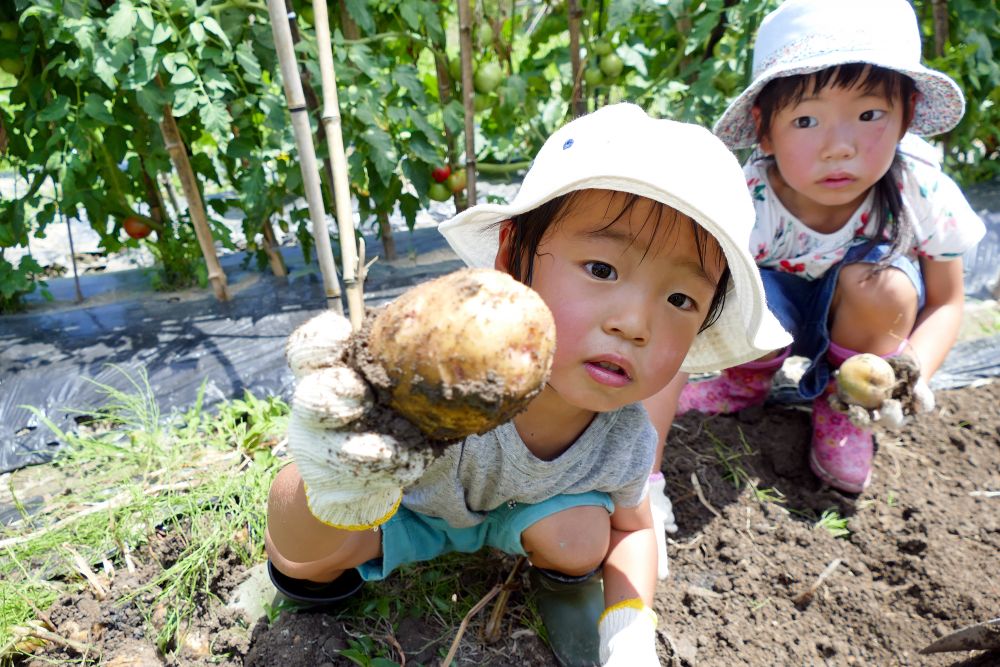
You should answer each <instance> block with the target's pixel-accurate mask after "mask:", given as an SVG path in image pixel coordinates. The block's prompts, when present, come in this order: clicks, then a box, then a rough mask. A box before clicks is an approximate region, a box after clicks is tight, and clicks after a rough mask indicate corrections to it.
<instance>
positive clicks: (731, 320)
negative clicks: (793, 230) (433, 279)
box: [438, 177, 791, 373]
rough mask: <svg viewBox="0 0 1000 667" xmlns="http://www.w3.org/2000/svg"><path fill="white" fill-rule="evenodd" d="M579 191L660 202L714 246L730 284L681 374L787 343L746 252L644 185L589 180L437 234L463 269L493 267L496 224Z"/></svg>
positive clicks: (478, 210)
mask: <svg viewBox="0 0 1000 667" xmlns="http://www.w3.org/2000/svg"><path fill="white" fill-rule="evenodd" d="M584 189H603V190H616V191H620V192H627V193H631V194H636V195H639V196H642V197H647V198H649V199H652V200H654V201H658V202H661V203H663V204H666V205H667V206H670V207H672V208H674V209H675V210H677V211H679V212H681V213H683V214H685V215H687V216H688V217H690V218H691V219H692V220H694V221H695V222H696V223H697V224H699V225H701V226H702V227H703V228H705V230H706V231H708V232H709V233H710V234H712V236H713V237H714V238H715V239H716V240H717V241H718V242H719V245H720V246H721V248H722V251H723V253H724V255H725V257H726V261H727V263H728V266H729V269H730V273H731V275H732V283H731V286H730V289H729V292H728V293H727V295H726V302H725V305H724V307H723V309H722V312H721V314H720V315H719V318H718V319H717V320H716V322H715V323H714V324H712V326H710V327H709V328H707V329H705V330H704V331H702V332H701V333H699V334H698V335H697V336H696V337H695V340H694V343H693V344H692V346H691V349H690V350H689V351H688V354H687V356H686V357H685V359H684V362H683V363H682V364H681V370H682V371H685V372H689V373H703V372H708V371H715V370H720V369H723V368H728V367H730V366H735V365H738V364H741V363H744V362H747V361H750V360H753V359H757V358H759V357H761V356H763V355H765V354H767V353H768V352H771V351H773V350H775V349H778V348H780V347H784V346H786V345H789V344H791V336H789V334H788V333H787V332H785V330H784V329H783V328H782V327H781V325H780V324H779V323H778V321H777V320H776V319H775V318H774V316H773V315H772V314H771V313H770V311H769V310H768V309H767V308H766V307H764V306H763V304H765V297H764V287H763V283H762V282H761V279H760V274H759V272H758V269H757V266H756V265H755V264H754V263H753V260H752V258H751V257H750V255H749V253H748V252H747V250H746V249H744V248H739V247H737V245H736V244H735V243H734V241H733V240H732V237H731V234H730V232H728V231H727V230H726V229H724V228H723V227H722V226H721V225H720V224H719V223H718V222H716V221H715V220H714V219H713V217H712V216H709V215H706V214H705V213H704V212H703V211H700V210H698V209H697V208H695V207H694V206H692V205H690V204H689V203H688V202H687V201H684V200H681V199H679V198H678V197H676V196H674V195H673V194H671V193H669V192H666V191H664V190H660V189H658V188H655V187H652V186H651V185H650V184H648V183H646V182H641V181H637V180H633V179H628V178H621V177H593V178H588V179H584V180H577V181H572V182H568V183H565V184H563V185H562V186H561V187H559V188H558V189H554V190H552V191H549V192H548V193H546V195H545V196H541V197H533V198H531V197H521V196H520V194H521V193H519V196H518V197H515V199H514V201H513V202H511V203H510V204H480V205H478V206H474V207H472V208H470V209H467V210H465V211H463V212H461V213H459V214H458V215H457V216H455V217H454V218H452V219H451V220H448V221H446V222H443V223H441V225H440V226H439V227H438V230H439V231H440V232H441V233H442V234H443V235H444V236H445V238H446V239H447V240H448V243H449V244H450V245H451V247H452V248H453V249H454V250H455V252H456V253H457V254H458V256H459V257H460V258H461V259H462V260H463V261H464V262H465V263H466V264H468V265H469V266H474V267H493V266H494V264H495V261H496V255H497V251H498V249H499V223H501V222H503V221H505V220H510V219H511V218H513V217H514V216H517V215H520V214H522V213H526V212H528V211H531V210H533V209H535V208H537V207H539V206H541V205H542V204H544V203H546V202H548V201H551V200H553V199H555V198H556V197H559V196H561V195H564V194H567V193H569V192H573V191H576V190H584ZM522 192H523V190H522ZM748 203H749V202H748ZM751 208H752V207H751Z"/></svg>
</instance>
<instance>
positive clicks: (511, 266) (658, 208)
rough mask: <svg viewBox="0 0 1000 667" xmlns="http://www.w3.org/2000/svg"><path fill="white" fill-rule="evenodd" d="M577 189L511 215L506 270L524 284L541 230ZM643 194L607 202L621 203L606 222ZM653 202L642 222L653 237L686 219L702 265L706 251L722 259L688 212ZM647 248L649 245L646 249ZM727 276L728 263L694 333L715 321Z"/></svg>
mask: <svg viewBox="0 0 1000 667" xmlns="http://www.w3.org/2000/svg"><path fill="white" fill-rule="evenodd" d="M581 192H582V191H581V190H576V191H574V192H570V193H567V194H564V195H562V196H560V197H556V198H555V199H553V200H551V201H548V202H546V203H544V204H542V205H541V206H539V207H537V208H535V209H532V210H530V211H528V212H526V213H522V214H521V215H517V216H514V217H513V218H512V222H513V223H514V224H513V225H512V226H511V232H510V241H509V243H510V246H509V250H510V253H509V255H508V266H507V270H508V271H509V272H510V274H511V275H512V276H513V277H514V278H516V279H517V280H519V281H521V282H522V283H524V284H525V285H531V281H532V279H533V277H534V264H535V263H534V258H535V257H536V256H537V255H538V246H539V245H540V244H541V242H542V238H543V237H544V236H545V232H546V231H548V229H549V228H550V227H551V226H552V224H553V223H557V222H558V221H559V219H560V216H561V214H562V213H563V212H564V211H565V210H566V209H568V208H569V207H570V206H571V205H572V203H573V201H574V199H575V198H576V197H577V196H579V194H580V193H581ZM643 199H644V197H641V196H639V195H635V194H626V195H625V201H624V203H622V204H618V203H617V202H615V203H613V204H609V206H611V205H614V206H621V210H620V211H618V213H617V215H615V216H614V219H613V220H611V222H609V223H608V226H611V225H613V224H614V223H616V222H618V221H619V220H622V219H623V218H627V217H628V216H629V215H630V213H631V211H632V209H633V208H634V207H635V205H636V203H637V202H639V201H641V200H643ZM654 204H655V206H654V207H653V209H652V210H651V211H650V213H649V215H648V217H647V220H646V222H644V223H643V224H646V223H648V222H650V221H652V223H653V224H654V225H655V226H654V228H653V235H652V236H653V238H655V237H656V235H657V234H658V233H659V231H660V225H661V224H662V222H663V221H664V220H667V221H668V224H684V223H687V224H689V225H691V228H692V230H693V231H694V242H695V247H696V248H697V251H698V259H699V261H700V262H701V263H702V265H703V266H704V264H705V262H706V260H707V259H708V256H709V253H713V252H714V253H715V256H714V257H713V259H715V260H722V261H725V255H723V253H722V248H721V247H720V246H719V245H718V243H712V241H714V240H715V239H714V237H713V236H712V235H711V234H710V233H709V232H708V231H706V230H705V229H704V228H703V227H701V226H700V225H699V224H697V223H696V222H695V221H694V220H692V219H691V218H689V217H688V216H686V215H684V214H683V213H680V212H679V211H677V210H676V209H674V208H672V207H670V206H667V205H666V204H663V203H661V202H654ZM646 251H647V252H648V251H649V248H647V249H646ZM729 277H730V271H729V266H728V264H727V265H726V268H725V269H724V270H723V272H722V274H721V276H720V277H719V284H718V286H717V287H716V288H715V294H714V295H713V296H712V302H711V304H709V308H708V314H707V316H706V317H705V321H704V322H703V323H702V325H701V328H700V329H698V333H701V332H702V331H704V330H705V329H707V328H708V327H710V326H712V325H713V324H714V323H715V321H716V320H717V319H718V318H719V315H721V314H722V308H723V306H724V305H725V303H726V291H727V289H728V287H729Z"/></svg>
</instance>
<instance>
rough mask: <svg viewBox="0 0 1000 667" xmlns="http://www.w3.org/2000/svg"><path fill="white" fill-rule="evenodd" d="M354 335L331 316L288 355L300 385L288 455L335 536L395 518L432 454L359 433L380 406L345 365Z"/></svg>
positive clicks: (291, 344) (306, 327)
mask: <svg viewBox="0 0 1000 667" xmlns="http://www.w3.org/2000/svg"><path fill="white" fill-rule="evenodd" d="M351 335H352V332H351V325H350V322H348V321H347V319H345V318H344V317H343V316H341V315H337V314H336V313H333V312H326V313H323V314H322V315H319V316H317V317H315V318H313V319H311V320H309V321H308V322H306V323H305V324H303V325H302V326H300V327H299V328H298V329H296V330H295V331H294V332H293V333H292V335H291V336H290V337H289V339H288V344H287V346H286V355H287V358H288V363H289V365H290V366H291V368H292V372H293V373H294V374H295V375H296V377H297V378H298V381H297V383H296V388H295V395H294V397H293V398H292V414H291V417H290V419H289V423H288V451H289V453H290V454H291V455H292V456H293V457H294V458H295V462H296V464H297V465H298V468H299V474H301V475H302V481H303V482H304V483H305V489H306V500H307V502H308V503H309V510H310V511H311V512H312V513H313V515H314V516H315V517H316V518H317V519H319V520H320V521H322V522H323V523H326V524H328V525H331V526H333V527H336V528H343V529H347V530H365V529H370V528H374V527H375V526H378V525H380V524H382V523H384V522H386V521H388V520H389V518H390V517H391V516H392V515H393V514H395V513H396V510H397V509H398V507H399V502H400V500H401V499H402V488H403V487H404V486H407V485H408V484H411V483H413V482H415V481H416V480H417V479H419V478H420V475H421V474H423V471H424V469H425V468H426V466H427V465H428V464H429V463H430V462H431V460H432V459H433V452H432V450H431V448H430V447H427V446H425V447H413V446H407V447H403V446H400V445H399V443H398V442H397V441H396V439H395V438H394V437H392V436H391V435H388V434H385V433H378V432H373V431H371V430H366V429H363V428H360V427H359V426H358V424H360V423H361V422H360V421H359V420H361V419H362V417H364V416H365V414H366V412H368V411H369V410H371V409H372V405H373V399H372V392H371V389H370V388H369V386H368V383H367V382H366V381H365V380H364V379H363V378H362V377H361V376H360V375H359V374H358V373H357V372H356V371H355V370H354V369H352V368H350V367H349V366H347V365H346V363H345V355H346V351H347V346H348V344H349V342H350V339H351Z"/></svg>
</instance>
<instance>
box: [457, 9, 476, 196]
mask: <svg viewBox="0 0 1000 667" xmlns="http://www.w3.org/2000/svg"><path fill="white" fill-rule="evenodd" d="M458 44H459V48H460V55H461V58H462V106H463V107H465V178H466V190H465V191H466V193H467V197H468V204H469V206H475V205H476V131H475V128H474V126H473V121H474V120H475V106H476V105H475V99H474V97H475V93H476V91H475V89H474V88H473V85H472V10H471V9H470V7H469V2H468V0H458Z"/></svg>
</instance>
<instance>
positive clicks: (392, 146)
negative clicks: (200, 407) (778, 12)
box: [0, 0, 1000, 310]
mask: <svg viewBox="0 0 1000 667" xmlns="http://www.w3.org/2000/svg"><path fill="white" fill-rule="evenodd" d="M777 4H778V0H746V1H745V2H729V1H728V0H727V1H726V2H709V3H693V2H686V1H677V2H670V3H613V2H610V1H609V0H586V1H584V2H582V3H580V4H579V6H580V8H581V10H582V16H581V18H580V21H579V26H580V43H581V44H583V45H584V47H585V50H586V58H585V60H584V67H585V70H584V72H583V73H582V78H583V82H584V83H585V84H586V86H585V87H584V88H583V92H584V94H585V95H586V99H585V103H586V108H588V109H593V108H596V107H597V106H599V105H603V104H607V103H609V102H613V101H618V100H630V101H633V102H635V103H637V104H640V105H641V106H643V107H645V108H646V109H648V110H649V111H650V112H651V113H652V114H654V115H658V116H662V117H670V118H675V119H678V120H685V121H688V122H694V123H698V124H700V125H704V126H711V124H712V123H713V122H714V121H715V119H716V118H717V117H718V115H719V114H720V113H721V111H722V110H723V109H724V108H725V106H726V104H727V102H728V101H729V100H730V99H731V98H732V96H734V95H735V94H737V93H738V92H739V91H740V89H741V88H742V86H743V85H745V83H746V81H747V80H748V79H749V74H750V71H749V70H750V54H751V52H752V46H753V37H754V35H755V33H756V30H757V27H758V24H759V22H760V20H761V18H762V17H763V16H764V15H765V14H766V13H767V11H769V10H771V9H773V8H774V7H775V6H776V5H777ZM914 5H915V7H916V9H917V14H918V16H919V17H920V21H921V29H922V34H923V36H924V45H923V46H924V54H925V57H926V58H927V62H928V64H929V65H930V66H932V67H935V68H938V69H941V70H942V71H944V72H946V73H948V74H949V75H951V76H952V77H953V78H955V79H956V80H957V81H958V82H959V85H960V86H961V87H962V89H963V90H964V91H965V93H966V97H967V99H968V107H967V112H966V116H965V118H964V119H963V121H962V123H961V124H960V125H959V126H958V127H957V128H956V129H955V130H953V131H952V132H950V133H948V134H947V135H946V136H944V137H941V138H940V139H941V140H942V142H944V147H945V149H946V151H945V162H946V165H947V166H948V167H949V168H951V169H952V170H953V171H952V173H953V175H955V176H956V177H958V178H959V179H960V180H968V181H971V180H974V179H985V178H989V177H991V176H995V175H997V174H1000V64H998V63H997V62H996V60H995V58H993V56H992V54H993V53H995V52H996V51H997V49H998V45H1000V8H998V7H997V6H996V3H995V2H991V1H990V0H952V1H951V2H948V3H947V5H946V9H947V12H948V17H949V26H950V27H949V33H948V34H947V35H943V36H942V37H943V39H942V40H941V45H940V49H939V51H940V52H938V45H937V44H936V42H935V39H934V37H935V36H936V35H935V30H936V29H937V28H936V27H935V25H934V21H933V12H932V11H931V2H930V0H916V1H915V2H914ZM293 7H294V8H295V9H296V11H297V12H298V13H299V16H300V17H301V19H302V20H301V21H300V22H296V24H297V25H296V27H297V32H298V37H299V39H298V43H297V44H296V54H297V56H298V58H299V65H300V69H301V70H302V71H304V72H305V73H306V74H307V75H308V78H307V80H306V83H307V84H309V85H311V86H312V87H311V88H309V89H308V90H309V91H311V93H312V94H313V95H314V96H316V97H318V94H319V93H320V92H321V91H320V90H319V83H318V82H319V80H320V76H319V70H318V66H317V63H316V53H317V49H316V42H315V33H314V30H313V27H312V22H313V17H312V16H311V15H310V10H311V5H310V2H309V0H293ZM336 7H337V6H336V5H334V4H331V8H332V9H335V8H336ZM455 11H456V8H455V6H454V3H437V2H434V1H433V0H393V2H383V3H365V2H359V1H357V0H351V1H349V2H345V3H343V5H342V11H336V10H335V11H332V12H331V15H330V20H331V29H332V35H333V37H332V41H333V53H334V60H335V62H334V65H335V67H336V71H337V77H338V95H339V98H340V105H341V113H342V128H343V135H344V142H345V145H346V146H347V147H348V148H349V151H348V154H349V161H348V169H349V180H350V183H351V188H352V194H354V195H355V196H356V197H357V200H358V211H359V215H360V218H361V224H362V225H375V224H381V223H383V222H385V221H387V220H388V218H389V216H390V215H393V214H394V213H395V212H396V211H398V212H400V213H401V214H402V216H403V218H404V219H405V220H406V221H407V223H408V224H410V225H412V224H414V222H415V220H416V215H417V212H418V211H419V209H420V207H421V206H425V205H427V204H428V202H429V199H430V198H431V197H432V195H437V196H440V195H442V194H445V198H447V196H448V195H447V193H442V189H444V190H449V191H451V190H452V188H453V186H454V184H455V183H457V182H458V180H459V175H458V170H456V173H452V174H448V175H446V176H445V178H444V182H443V183H437V179H438V178H440V176H441V172H435V169H439V168H441V165H442V162H445V163H447V164H452V165H459V164H465V159H466V156H465V155H464V153H465V146H464V121H465V119H464V109H463V108H462V104H461V100H462V95H461V88H460V81H459V79H460V75H461V71H460V64H459V63H460V61H459V57H458V54H459V49H458V41H457V38H456V34H457V30H456V27H457V18H456V16H455ZM473 12H474V16H473V24H474V25H475V26H477V28H476V34H475V37H476V39H475V47H474V48H475V53H474V57H475V59H476V61H477V62H478V63H479V66H478V67H477V68H476V72H475V76H474V79H475V81H474V83H475V84H476V89H477V91H478V92H477V93H476V95H475V97H474V111H475V127H476V132H477V140H476V155H475V158H476V160H477V162H478V163H479V165H480V168H479V173H482V174H487V173H489V170H490V169H491V168H492V169H493V170H494V171H493V172H492V173H497V174H500V173H510V172H513V171H514V170H515V169H516V168H517V167H516V165H518V164H523V163H524V162H526V161H528V160H530V159H531V157H532V156H533V155H534V154H535V152H536V151H537V149H538V147H539V146H540V143H541V141H543V140H544V137H546V136H548V135H549V134H551V132H552V131H553V130H554V129H556V128H557V127H559V126H560V125H562V124H563V123H564V122H565V120H566V118H567V116H568V115H569V113H570V111H569V102H570V99H571V95H572V92H573V90H574V88H575V89H576V90H577V93H579V92H580V86H579V85H575V84H576V83H578V82H574V81H573V79H572V76H573V73H572V70H571V64H570V57H569V55H570V54H569V50H568V44H569V34H568V16H567V13H566V12H567V9H566V5H565V3H498V2H494V1H493V0H487V1H485V2H477V3H474V5H473ZM487 26H489V27H488V28H487ZM310 82H311V84H310ZM484 91H485V92H484ZM307 98H308V95H307ZM307 101H308V100H307ZM167 109H169V111H170V113H171V114H172V116H173V117H174V118H175V120H176V123H177V125H178V128H179V131H180V135H181V138H182V141H183V143H184V144H185V150H186V152H187V154H188V155H189V157H190V161H191V165H192V168H193V170H194V173H195V177H196V179H197V185H198V187H199V188H200V189H201V190H202V191H203V193H204V195H205V200H206V204H207V206H208V207H209V209H210V213H214V214H215V219H216V220H218V219H219V217H220V216H221V215H222V214H224V213H227V212H229V211H232V210H234V209H235V210H238V211H239V212H240V213H241V214H242V217H243V232H244V233H243V235H242V236H243V237H245V238H246V239H247V240H246V242H245V243H246V246H245V247H246V249H247V250H249V251H250V252H251V253H252V254H253V257H254V259H255V260H256V261H257V264H258V266H261V267H265V266H266V265H267V261H266V255H265V253H264V249H263V242H262V241H261V240H260V239H261V238H263V237H262V230H263V229H264V225H271V224H272V223H274V224H276V225H278V226H279V227H280V228H282V229H283V230H290V229H291V228H292V227H293V226H294V227H295V229H296V233H297V235H298V240H299V243H300V245H301V248H302V251H303V252H304V253H305V254H306V256H307V257H308V256H309V255H310V253H311V247H312V237H311V234H310V229H309V225H308V224H307V221H308V212H307V210H306V209H305V207H304V206H302V205H301V204H300V203H299V202H301V201H302V192H303V186H302V178H301V173H300V170H299V160H297V159H296V158H295V155H296V152H297V149H296V144H295V141H294V137H293V135H292V132H291V126H290V122H289V118H288V111H287V103H286V100H285V98H284V94H283V91H282V87H281V75H280V70H279V67H278V64H277V60H276V57H275V53H274V46H273V40H272V35H271V26H270V19H269V17H268V14H267V11H266V8H265V6H264V4H263V3H260V2H257V1H255V0H169V1H168V0H118V1H117V2H113V1H112V0H100V1H98V2H84V1H83V0H7V1H6V2H0V124H2V128H3V131H4V134H5V135H6V138H7V149H6V153H5V154H4V155H3V157H2V159H3V160H4V161H5V162H4V167H5V169H8V168H9V169H10V170H11V171H13V172H14V173H15V174H16V176H17V178H18V182H19V183H23V184H25V186H24V187H23V188H20V189H19V190H18V193H17V198H16V199H11V198H7V199H4V200H2V201H0V220H2V221H3V224H0V310H3V309H5V308H6V307H7V305H8V304H14V303H16V302H18V300H19V299H20V298H21V296H23V294H24V293H25V292H26V291H28V292H30V291H31V290H33V289H35V287H36V286H40V285H42V283H41V277H40V274H41V269H40V267H37V265H34V266H33V265H32V263H31V262H30V261H28V260H30V257H29V258H25V259H23V260H22V261H20V262H19V263H18V262H15V261H12V260H11V259H10V258H11V257H12V256H13V255H14V254H15V253H14V252H11V253H8V254H7V255H6V257H5V256H4V254H3V251H4V250H5V249H8V248H10V249H14V250H16V251H19V252H20V251H23V250H24V249H26V248H27V246H28V242H29V239H30V238H31V236H32V235H44V233H45V229H46V226H47V225H48V224H50V223H52V222H53V221H54V220H57V219H60V215H61V216H63V217H74V216H76V217H81V218H82V217H84V216H85V217H86V218H87V219H88V220H90V223H91V224H92V226H93V227H94V230H95V231H96V233H97V234H98V236H99V237H100V239H101V241H100V242H101V246H102V248H103V249H104V250H106V251H108V252H114V251H116V250H117V249H118V248H120V247H121V244H122V243H123V239H122V238H120V237H119V235H118V233H117V231H118V227H116V225H115V220H124V219H125V218H127V217H129V216H135V217H137V218H138V219H139V220H140V221H142V222H143V223H144V224H147V226H152V227H154V228H155V229H156V230H157V234H156V235H155V236H154V237H150V238H151V240H150V242H149V243H148V244H147V245H148V247H149V248H150V250H151V251H152V252H153V253H154V255H155V256H156V257H157V260H158V263H159V275H160V279H161V280H162V284H163V286H164V287H165V288H174V287H179V286H184V285H187V284H191V282H192V281H198V280H202V279H203V276H204V274H205V269H204V266H203V264H202V261H201V258H200V252H199V249H198V248H199V246H198V243H197V239H196V237H195V235H194V231H193V228H192V226H191V223H190V220H189V219H188V216H187V214H186V212H185V207H184V206H183V205H181V206H177V207H174V206H173V205H172V203H171V199H172V198H173V197H174V196H175V195H176V192H172V190H173V191H176V190H177V189H178V187H179V181H178V180H177V178H176V176H175V175H174V174H173V166H172V164H171V160H170V158H169V156H168V153H167V151H166V148H165V146H164V143H163V138H162V136H161V132H160V129H159V127H160V122H161V120H162V119H163V118H164V116H165V113H166V110H167ZM318 116H319V110H318V109H316V108H313V109H312V110H311V120H312V122H313V126H314V130H318V129H319V118H318ZM317 137H318V138H319V139H322V133H319V134H318V135H317ZM317 146H318V152H319V157H320V159H321V161H323V160H324V159H325V158H326V153H327V151H326V147H325V146H324V145H323V144H322V142H318V143H317ZM442 156H445V158H446V159H445V160H442ZM512 165H513V166H512ZM322 173H323V177H324V179H326V182H325V186H326V187H325V190H324V195H325V196H326V197H327V202H326V204H327V208H328V210H329V209H330V208H331V206H332V198H331V194H330V184H329V179H328V170H327V169H326V168H325V165H324V168H323V169H322ZM435 173H436V174H437V175H435ZM51 183H54V184H56V185H57V186H58V187H57V188H56V190H55V191H56V192H58V193H59V194H58V195H53V190H52V188H51V187H48V186H47V185H46V184H51ZM43 185H46V187H43ZM433 185H441V186H442V187H441V188H436V189H433V190H432V188H433ZM463 187H464V183H463V184H462V186H458V187H456V188H455V189H456V190H458V191H461V190H462V189H463ZM286 202H296V203H293V204H291V205H287V204H286ZM457 203H459V204H460V205H461V202H460V201H459V202H457ZM296 223H306V224H296ZM213 224H215V225H216V227H215V231H216V232H217V239H218V240H219V241H220V242H221V243H223V244H224V245H227V246H229V247H233V245H234V242H233V240H232V239H230V237H229V234H228V231H227V230H226V229H225V228H224V227H223V226H222V225H221V223H219V222H214V223H213ZM334 233H336V231H335V230H334Z"/></svg>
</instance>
